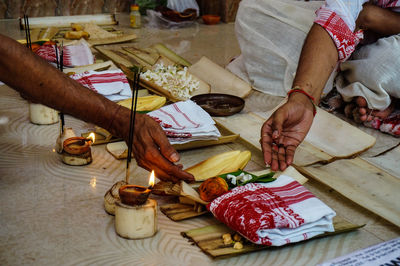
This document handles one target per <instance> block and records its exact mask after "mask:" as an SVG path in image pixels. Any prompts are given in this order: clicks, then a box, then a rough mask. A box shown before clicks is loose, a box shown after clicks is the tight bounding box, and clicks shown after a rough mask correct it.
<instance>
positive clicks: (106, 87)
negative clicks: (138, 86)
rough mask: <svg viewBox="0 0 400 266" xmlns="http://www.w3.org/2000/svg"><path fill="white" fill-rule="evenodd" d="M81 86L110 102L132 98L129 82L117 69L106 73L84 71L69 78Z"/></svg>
mask: <svg viewBox="0 0 400 266" xmlns="http://www.w3.org/2000/svg"><path fill="white" fill-rule="evenodd" d="M71 78H72V79H74V80H76V81H77V82H79V83H80V84H82V85H83V86H85V87H87V88H89V89H91V90H93V91H95V92H97V93H100V94H102V95H103V96H105V97H106V98H107V99H109V100H111V101H120V100H124V99H128V98H131V97H132V90H131V88H130V86H129V82H128V80H127V78H126V76H125V74H124V72H122V71H121V70H119V69H116V70H106V71H93V70H92V71H86V72H83V73H80V74H74V75H72V76H71Z"/></svg>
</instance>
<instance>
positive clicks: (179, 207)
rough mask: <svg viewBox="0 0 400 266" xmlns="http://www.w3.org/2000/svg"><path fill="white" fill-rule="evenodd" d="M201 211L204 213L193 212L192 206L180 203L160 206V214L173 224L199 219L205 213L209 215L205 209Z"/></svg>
mask: <svg viewBox="0 0 400 266" xmlns="http://www.w3.org/2000/svg"><path fill="white" fill-rule="evenodd" d="M203 209H204V211H200V212H197V211H195V210H194V205H189V204H182V203H171V204H166V205H163V206H160V210H161V212H162V213H164V214H165V215H166V216H167V217H168V218H169V219H171V220H172V221H175V222H178V221H182V220H186V219H190V218H194V217H199V216H202V215H204V214H206V213H209V212H208V211H207V210H205V207H203Z"/></svg>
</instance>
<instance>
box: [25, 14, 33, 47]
mask: <svg viewBox="0 0 400 266" xmlns="http://www.w3.org/2000/svg"><path fill="white" fill-rule="evenodd" d="M26 25H27V26H28V38H29V49H31V51H32V41H31V29H30V28H29V18H28V15H26Z"/></svg>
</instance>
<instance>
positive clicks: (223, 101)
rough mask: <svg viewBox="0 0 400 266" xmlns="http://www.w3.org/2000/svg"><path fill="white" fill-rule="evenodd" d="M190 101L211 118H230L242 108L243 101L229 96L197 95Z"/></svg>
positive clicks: (220, 94)
mask: <svg viewBox="0 0 400 266" xmlns="http://www.w3.org/2000/svg"><path fill="white" fill-rule="evenodd" d="M190 99H191V100H192V101H194V102H195V103H197V104H198V105H199V106H201V107H202V108H203V109H204V110H205V111H206V112H207V113H209V114H210V115H211V116H230V115H233V114H236V113H239V112H240V111H242V110H243V108H244V100H243V99H242V98H240V97H237V96H234V95H229V94H222V93H208V94H199V95H196V96H193V97H192V98H190Z"/></svg>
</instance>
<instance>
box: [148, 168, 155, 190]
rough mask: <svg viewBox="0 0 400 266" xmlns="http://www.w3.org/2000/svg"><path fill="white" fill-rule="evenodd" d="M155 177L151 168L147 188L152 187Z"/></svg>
mask: <svg viewBox="0 0 400 266" xmlns="http://www.w3.org/2000/svg"><path fill="white" fill-rule="evenodd" d="M155 178H156V176H155V174H154V170H151V174H150V179H149V189H152V188H153V187H154V183H155Z"/></svg>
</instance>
